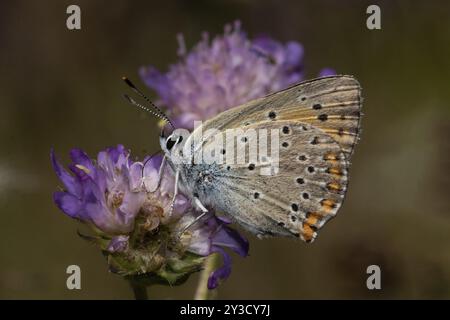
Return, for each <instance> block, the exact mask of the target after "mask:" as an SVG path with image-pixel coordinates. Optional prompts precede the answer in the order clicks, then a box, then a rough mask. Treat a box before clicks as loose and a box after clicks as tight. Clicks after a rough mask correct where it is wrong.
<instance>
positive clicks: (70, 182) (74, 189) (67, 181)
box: [50, 149, 81, 197]
mask: <svg viewBox="0 0 450 320" xmlns="http://www.w3.org/2000/svg"><path fill="white" fill-rule="evenodd" d="M50 159H51V162H52V166H53V170H55V172H56V175H57V176H58V178H59V179H60V180H61V181H62V183H63V184H64V186H65V187H66V189H67V191H68V192H69V193H71V194H73V195H75V196H77V197H81V185H80V184H79V182H78V180H77V179H76V178H75V177H73V176H72V175H70V173H69V172H67V171H66V170H65V169H64V168H63V166H62V165H61V164H60V163H59V161H58V160H57V158H56V156H55V153H54V151H53V149H51V151H50Z"/></svg>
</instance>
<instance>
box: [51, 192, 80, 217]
mask: <svg viewBox="0 0 450 320" xmlns="http://www.w3.org/2000/svg"><path fill="white" fill-rule="evenodd" d="M53 201H54V202H55V204H56V205H57V206H58V208H59V209H60V210H61V211H63V212H64V213H65V214H67V215H68V216H70V217H72V218H82V217H81V216H80V213H81V209H82V205H83V204H82V202H81V201H80V200H79V199H78V198H77V197H75V196H73V195H71V194H70V193H67V192H55V193H53Z"/></svg>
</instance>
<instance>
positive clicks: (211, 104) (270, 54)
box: [140, 22, 303, 129]
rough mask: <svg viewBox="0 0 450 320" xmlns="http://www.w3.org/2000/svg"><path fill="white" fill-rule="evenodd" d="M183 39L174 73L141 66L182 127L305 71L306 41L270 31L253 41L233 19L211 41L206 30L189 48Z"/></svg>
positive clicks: (278, 86) (286, 82) (275, 87)
mask: <svg viewBox="0 0 450 320" xmlns="http://www.w3.org/2000/svg"><path fill="white" fill-rule="evenodd" d="M179 42H180V49H179V54H180V58H181V61H180V62H179V63H177V64H175V65H172V66H171V67H170V69H169V72H168V73H166V74H162V73H161V72H159V71H158V70H156V69H155V68H154V67H151V66H150V67H142V68H141V70H140V75H141V77H142V79H143V80H144V82H145V83H146V84H147V85H148V86H149V87H150V88H152V89H154V90H155V91H156V92H157V93H158V95H159V97H160V101H159V103H161V104H163V105H165V106H166V107H167V108H168V110H169V116H172V117H173V120H174V122H175V123H176V125H177V126H178V127H184V128H187V129H192V128H193V121H194V120H205V119H209V118H211V117H213V116H214V115H216V114H217V113H219V112H221V111H224V110H226V109H228V108H231V107H234V106H237V105H239V104H242V103H244V102H247V101H249V100H251V99H255V98H259V97H261V96H264V95H266V94H268V93H269V92H272V91H276V90H279V89H282V88H284V87H286V86H288V85H289V84H292V83H294V82H297V81H300V80H301V79H302V77H303V76H302V69H303V67H302V59H303V47H302V46H301V45H300V44H299V43H297V42H289V43H287V44H282V43H280V42H277V41H275V40H272V39H270V38H268V37H260V38H257V39H255V40H254V41H251V40H249V39H248V38H247V36H246V34H245V33H244V32H242V31H241V29H240V23H239V22H236V23H235V24H234V28H233V27H231V26H230V25H227V26H226V27H225V34H224V35H222V36H218V37H216V38H214V39H213V40H212V42H211V43H210V41H209V36H208V34H207V33H204V34H203V39H202V41H200V42H199V43H198V44H197V45H196V46H195V47H194V49H193V50H192V51H191V52H190V53H188V54H186V52H185V49H184V48H185V45H184V42H183V38H182V37H181V36H179Z"/></svg>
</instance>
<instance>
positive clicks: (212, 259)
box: [194, 253, 220, 300]
mask: <svg viewBox="0 0 450 320" xmlns="http://www.w3.org/2000/svg"><path fill="white" fill-rule="evenodd" d="M219 258H220V256H219V255H218V254H217V253H215V254H212V255H210V256H209V257H208V258H206V261H205V262H204V268H203V270H202V272H201V274H200V279H199V281H198V285H197V290H196V291H195V297H194V299H195V300H209V299H212V298H213V296H215V293H216V291H215V290H214V291H213V290H209V289H208V279H209V276H210V275H211V272H213V271H214V270H215V269H216V268H217V266H218V265H219V262H220V261H219Z"/></svg>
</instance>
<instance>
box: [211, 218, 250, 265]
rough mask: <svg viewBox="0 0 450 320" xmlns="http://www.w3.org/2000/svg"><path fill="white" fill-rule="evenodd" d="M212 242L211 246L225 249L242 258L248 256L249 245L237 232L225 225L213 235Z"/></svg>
mask: <svg viewBox="0 0 450 320" xmlns="http://www.w3.org/2000/svg"><path fill="white" fill-rule="evenodd" d="M211 240H212V245H213V246H222V247H227V248H230V249H231V250H233V251H234V252H236V253H237V254H239V255H240V256H242V257H246V256H247V255H248V249H249V243H248V240H247V239H245V238H244V237H243V236H242V235H241V234H240V233H239V232H237V231H236V230H234V229H231V228H229V227H227V226H225V225H223V226H222V228H220V229H219V231H218V232H217V233H216V234H214V236H213V238H212V239H211Z"/></svg>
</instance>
